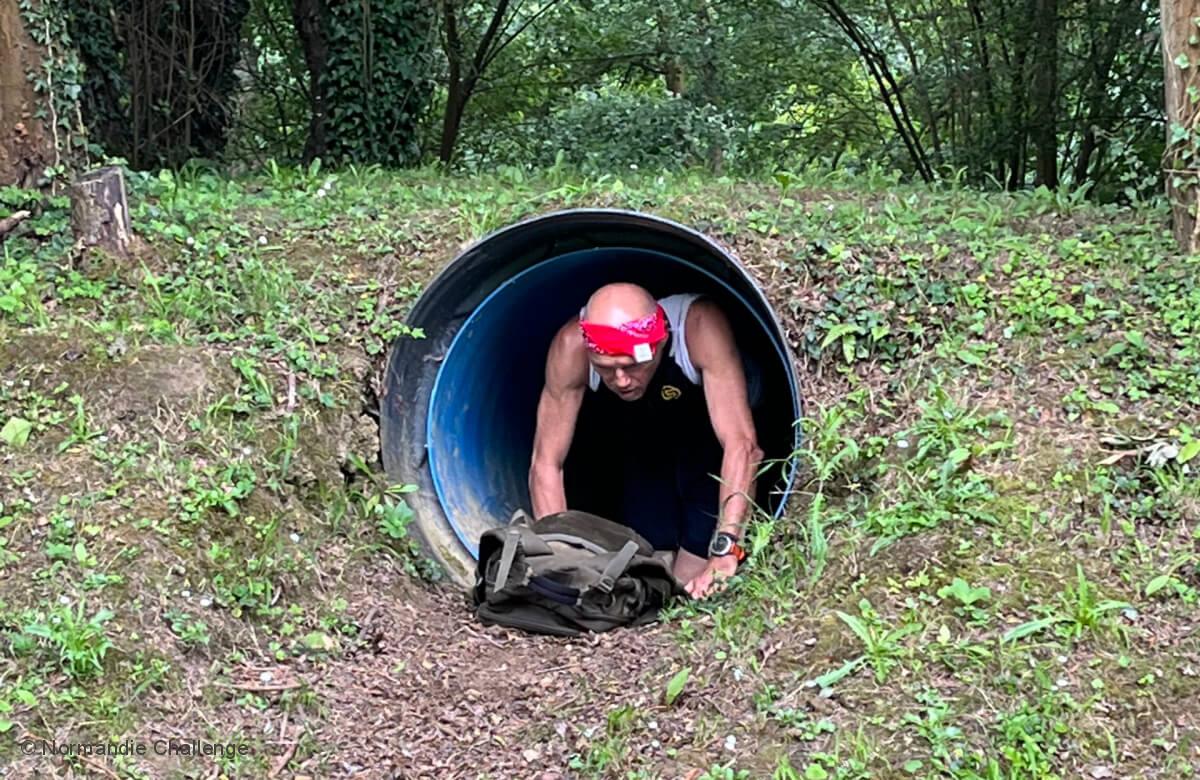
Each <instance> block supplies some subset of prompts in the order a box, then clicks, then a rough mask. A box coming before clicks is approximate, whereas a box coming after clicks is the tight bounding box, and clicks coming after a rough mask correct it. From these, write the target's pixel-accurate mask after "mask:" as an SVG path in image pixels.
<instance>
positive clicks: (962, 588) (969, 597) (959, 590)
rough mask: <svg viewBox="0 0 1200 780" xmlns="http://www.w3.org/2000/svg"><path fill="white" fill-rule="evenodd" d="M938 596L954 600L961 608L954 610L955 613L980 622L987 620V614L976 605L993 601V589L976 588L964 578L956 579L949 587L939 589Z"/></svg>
mask: <svg viewBox="0 0 1200 780" xmlns="http://www.w3.org/2000/svg"><path fill="white" fill-rule="evenodd" d="M937 595H938V598H941V599H946V598H952V599H954V600H955V601H957V602H958V604H959V606H957V607H955V608H954V611H955V613H957V614H959V615H962V616H964V617H969V618H970V619H972V620H975V621H979V622H982V621H985V620H987V612H986V611H985V610H983V609H980V608H979V607H977V606H976V604H980V603H983V602H985V601H987V600H989V599H991V597H992V591H991V589H989V588H974V587H971V584H970V583H968V582H967V581H966V580H964V579H963V578H961V577H955V578H954V581H953V582H951V583H950V584H949V585H946V586H944V587H942V588H939V589H938V592H937Z"/></svg>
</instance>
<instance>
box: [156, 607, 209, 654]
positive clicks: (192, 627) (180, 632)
mask: <svg viewBox="0 0 1200 780" xmlns="http://www.w3.org/2000/svg"><path fill="white" fill-rule="evenodd" d="M166 619H167V622H169V623H170V624H171V632H172V633H174V634H175V636H177V637H179V641H180V642H182V643H183V644H184V645H186V646H188V647H197V646H200V645H207V644H208V642H209V635H208V624H207V623H205V622H204V621H203V620H199V619H194V618H193V617H192V616H191V615H189V614H188V613H186V612H183V611H181V610H177V609H173V610H170V611H169V612H167V614H166Z"/></svg>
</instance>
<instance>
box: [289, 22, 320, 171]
mask: <svg viewBox="0 0 1200 780" xmlns="http://www.w3.org/2000/svg"><path fill="white" fill-rule="evenodd" d="M326 16H327V12H326V10H325V3H324V0H293V2H292V21H293V22H294V23H295V25H296V36H297V37H298V38H299V39H300V48H302V49H303V50H304V62H305V64H306V65H307V66H308V103H309V116H308V138H307V139H306V140H305V142H304V163H305V165H307V164H308V163H311V162H312V161H313V160H314V159H316V158H318V157H321V156H323V155H324V154H325V149H326V140H325V127H326V107H325V66H326V63H328V61H329V42H328V41H327V40H326V37H325V24H326Z"/></svg>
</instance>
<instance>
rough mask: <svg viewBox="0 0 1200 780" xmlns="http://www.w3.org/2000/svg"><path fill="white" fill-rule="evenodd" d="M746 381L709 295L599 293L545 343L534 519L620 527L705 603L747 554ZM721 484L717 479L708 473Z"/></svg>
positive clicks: (749, 430) (750, 475)
mask: <svg viewBox="0 0 1200 780" xmlns="http://www.w3.org/2000/svg"><path fill="white" fill-rule="evenodd" d="M750 401H751V399H750V398H749V396H748V392H747V375H746V369H745V368H744V366H743V360H742V357H741V355H740V354H739V352H738V349H737V345H736V343H735V341H734V337H733V332H732V329H731V327H730V324H729V320H728V319H727V318H726V316H725V314H724V313H723V312H722V311H721V309H720V308H719V307H718V306H717V305H716V304H715V303H714V302H712V301H710V300H708V299H706V298H702V297H700V296H698V295H693V294H683V295H671V296H669V297H666V298H663V299H661V300H658V301H656V300H655V299H654V297H653V296H651V295H650V293H649V292H648V291H646V290H645V289H644V288H642V287H639V286H637V285H634V284H609V285H605V286H604V287H601V288H600V289H598V290H596V291H595V293H593V295H592V296H591V298H590V299H588V302H587V305H586V306H585V307H584V308H583V309H582V310H581V311H580V313H579V316H578V317H572V318H571V319H570V320H569V321H568V322H567V323H566V324H565V325H563V326H562V328H560V329H559V331H558V333H557V334H556V335H555V337H554V341H553V342H552V343H551V345H550V351H549V354H548V356H547V358H546V377H545V385H544V386H543V388H542V394H541V398H540V400H539V402H538V410H537V428H536V432H535V434H534V440H533V457H532V462H531V465H530V470H529V492H530V496H531V499H532V503H533V512H534V517H536V518H541V517H545V516H547V515H550V514H553V513H555V512H561V511H564V510H566V509H568V507H569V508H570V509H578V510H583V511H587V512H592V513H594V514H597V515H600V516H602V517H608V518H611V519H613V520H617V521H619V522H622V523H624V524H626V525H628V526H629V527H631V528H632V529H633V530H635V531H637V532H638V533H639V534H641V535H642V536H643V537H645V539H646V540H647V541H648V542H650V543H651V544H652V545H654V548H655V549H656V550H667V551H672V552H675V553H676V555H675V563H674V575H675V577H676V579H678V580H679V581H680V582H682V583H684V585H685V588H686V589H687V592H688V593H689V594H691V595H692V596H693V597H694V598H703V597H705V596H706V595H708V594H709V593H710V592H711V591H712V590H713V589H714V587H719V585H718V583H719V581H720V580H722V579H725V578H727V577H729V576H730V575H732V574H733V573H734V572H735V571H736V570H737V566H738V563H739V562H740V561H741V560H742V559H743V558H744V557H745V553H744V551H743V549H742V547H741V539H742V531H743V527H744V523H745V520H746V518H747V515H748V514H749V512H750V507H751V504H750V496H753V495H754V482H755V472H756V470H757V468H758V463H759V461H760V460H761V459H762V457H763V452H762V450H761V449H760V448H759V446H758V440H757V436H756V433H755V429H754V420H753V417H752V414H751V403H750ZM717 477H719V479H718V478H717Z"/></svg>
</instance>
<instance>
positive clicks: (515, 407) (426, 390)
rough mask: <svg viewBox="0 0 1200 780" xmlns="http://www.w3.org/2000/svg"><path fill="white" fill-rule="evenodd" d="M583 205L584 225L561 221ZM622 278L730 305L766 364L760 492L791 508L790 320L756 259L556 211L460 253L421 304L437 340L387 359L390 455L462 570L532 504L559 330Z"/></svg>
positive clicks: (695, 238)
mask: <svg viewBox="0 0 1200 780" xmlns="http://www.w3.org/2000/svg"><path fill="white" fill-rule="evenodd" d="M572 219H576V220H578V219H582V220H584V221H583V222H582V223H581V224H582V225H583V226H586V229H579V224H578V223H577V225H576V230H575V231H574V232H568V231H567V230H563V229H562V228H564V227H566V228H569V227H570V226H571V221H572ZM606 220H609V221H611V224H609V222H607V221H606ZM562 223H566V224H565V225H564V224H562ZM598 225H599V226H600V227H599V228H598V227H597V226H598ZM610 230H611V232H610ZM606 244H607V245H606ZM616 281H627V282H634V283H637V284H640V285H642V286H644V287H646V288H647V289H648V290H649V291H650V292H651V294H653V295H654V296H655V297H656V298H662V297H665V296H667V295H671V294H675V293H684V292H691V293H701V294H704V295H706V296H708V297H710V298H712V299H714V300H715V301H716V302H717V303H718V304H719V305H720V306H721V308H722V310H723V311H724V312H725V313H726V315H727V316H728V317H729V319H730V322H731V325H732V327H733V331H734V335H735V338H736V339H737V342H738V348H739V351H740V352H742V354H743V360H746V361H750V362H753V363H755V364H756V365H757V366H758V372H757V374H758V377H757V379H760V380H761V384H758V383H757V382H756V389H755V390H754V391H753V393H754V394H755V395H756V396H758V397H759V398H760V399H761V402H760V403H758V404H757V405H756V408H755V409H754V418H755V427H756V431H757V435H758V439H759V444H760V446H761V447H762V449H763V450H764V452H765V453H766V459H767V463H769V464H770V465H769V467H768V468H767V469H766V470H765V472H763V473H762V474H761V475H760V476H759V478H758V481H757V495H756V500H757V502H758V504H759V505H760V506H761V507H762V508H764V509H766V510H768V511H770V512H771V513H773V514H778V513H779V511H781V510H782V508H783V506H784V504H785V502H786V498H787V493H788V490H789V488H790V482H791V476H792V466H793V465H794V464H793V462H792V460H791V458H792V456H793V453H794V452H795V450H796V448H797V446H798V443H799V438H798V437H799V429H798V427H797V426H796V425H795V422H796V421H797V420H798V419H799V418H800V417H801V413H802V409H801V404H800V399H799V392H798V388H797V381H796V376H795V370H794V366H793V364H792V361H791V357H790V353H789V351H788V348H787V345H786V343H785V342H784V340H783V334H782V330H781V328H780V326H779V324H778V321H777V320H776V318H775V317H774V313H773V312H772V311H771V309H770V308H769V305H766V303H765V298H764V297H763V296H762V294H761V292H760V291H759V290H758V288H757V287H756V286H755V285H754V284H753V282H752V281H750V280H749V277H748V276H747V275H746V273H745V271H744V269H741V267H740V266H738V265H737V264H736V262H735V261H733V260H732V258H729V257H728V256H727V255H725V254H724V253H723V252H722V251H721V250H720V249H719V248H717V247H716V246H715V245H711V247H710V246H709V245H707V243H706V242H704V241H702V240H701V238H700V237H699V234H695V233H693V232H691V231H687V230H686V229H685V228H682V227H681V226H677V225H675V224H674V223H669V222H666V221H665V220H658V219H657V218H651V217H647V216H645V215H638V214H636V213H631V212H611V211H602V210H593V211H592V212H590V213H583V214H581V213H580V212H557V213H555V214H552V215H549V216H548V217H543V218H541V219H540V220H535V221H534V223H533V225H532V226H530V225H529V224H528V223H525V224H518V225H517V226H515V227H510V228H508V229H506V230H505V231H501V232H500V233H499V234H494V235H493V236H492V237H489V238H488V239H484V240H483V241H482V242H480V243H479V244H477V245H476V246H475V247H473V248H472V249H470V250H468V251H467V252H465V253H464V255H462V256H460V258H459V259H458V260H456V261H455V263H453V264H451V266H450V267H448V268H447V269H446V271H443V273H442V274H441V276H440V277H439V278H438V279H437V280H435V282H434V283H433V284H432V285H431V286H430V287H429V288H428V289H427V290H426V292H425V293H424V295H423V296H422V300H421V301H420V302H418V305H417V307H415V308H414V312H413V314H412V315H410V323H409V324H410V325H411V326H413V327H416V328H420V329H421V335H422V336H423V338H421V339H411V338H404V337H402V339H401V340H398V341H397V343H396V344H395V345H394V347H393V352H392V355H391V357H390V360H389V368H388V374H387V378H386V381H385V393H386V397H385V398H384V399H383V400H384V401H385V402H384V403H383V404H382V405H381V433H382V440H383V456H384V465H385V468H386V469H387V471H388V473H389V476H390V477H392V478H393V479H394V480H396V481H403V482H408V483H415V484H416V485H417V486H418V488H419V490H418V491H417V493H415V494H411V498H412V500H413V503H414V504H415V505H414V509H415V510H416V514H417V521H416V525H417V528H416V530H417V531H418V536H419V538H420V539H421V541H423V542H424V546H425V548H426V549H427V550H428V551H429V552H431V553H432V554H433V556H434V558H435V559H437V560H439V561H440V562H442V563H444V564H448V565H449V568H450V569H451V572H450V573H451V574H452V575H454V576H456V578H457V579H459V580H460V581H466V579H467V576H468V574H469V568H470V564H471V561H472V559H473V558H474V557H475V555H476V554H477V549H478V540H479V537H480V534H482V533H483V532H484V531H485V530H487V529H488V528H491V527H494V526H496V525H497V524H502V523H504V522H506V521H507V519H508V518H509V517H510V516H511V515H512V513H513V511H514V510H515V509H518V508H523V509H526V510H528V509H529V507H530V502H529V490H528V475H529V464H530V457H531V453H532V444H533V434H534V427H535V422H536V411H537V404H538V399H539V396H540V393H541V390H542V384H543V379H544V375H545V361H546V355H547V352H548V350H549V347H550V343H551V341H552V339H553V337H554V335H555V333H556V332H557V331H558V329H559V328H561V327H562V325H563V324H564V323H565V322H566V321H567V320H568V319H570V318H571V317H572V316H573V315H575V314H577V313H578V312H579V310H580V308H581V307H582V306H583V305H584V304H585V303H586V301H587V299H588V297H589V296H590V295H591V294H592V292H594V291H595V289H596V288H597V287H600V286H602V285H604V284H606V283H610V282H616ZM587 435H590V434H588V433H586V432H584V430H583V429H578V430H577V435H576V438H575V440H574V441H573V443H572V453H575V452H576V450H587V449H588V448H589V442H588V441H587V440H586V436H587ZM570 500H571V496H570V494H568V503H570Z"/></svg>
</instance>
